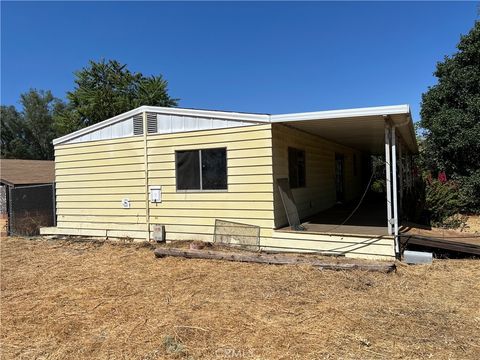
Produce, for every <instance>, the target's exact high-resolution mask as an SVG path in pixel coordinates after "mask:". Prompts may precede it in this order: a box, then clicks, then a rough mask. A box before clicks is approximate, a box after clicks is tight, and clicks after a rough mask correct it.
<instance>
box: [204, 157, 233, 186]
mask: <svg viewBox="0 0 480 360" xmlns="http://www.w3.org/2000/svg"><path fill="white" fill-rule="evenodd" d="M201 155H202V189H203V190H217V189H226V188H227V152H226V150H225V149H208V150H201Z"/></svg>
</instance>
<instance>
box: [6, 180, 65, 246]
mask: <svg viewBox="0 0 480 360" xmlns="http://www.w3.org/2000/svg"><path fill="white" fill-rule="evenodd" d="M55 225H56V216H55V185H54V184H47V185H31V186H19V187H10V189H9V233H10V235H22V236H33V235H38V234H39V231H40V228H41V227H46V226H55Z"/></svg>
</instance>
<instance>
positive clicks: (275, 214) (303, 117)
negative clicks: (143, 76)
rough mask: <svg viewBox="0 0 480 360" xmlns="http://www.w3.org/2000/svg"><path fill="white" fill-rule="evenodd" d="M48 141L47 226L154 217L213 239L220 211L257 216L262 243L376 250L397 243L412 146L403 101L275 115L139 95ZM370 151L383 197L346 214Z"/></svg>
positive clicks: (85, 231) (119, 231)
mask: <svg viewBox="0 0 480 360" xmlns="http://www.w3.org/2000/svg"><path fill="white" fill-rule="evenodd" d="M54 146H55V184H56V215H57V223H56V224H57V225H56V227H53V228H43V229H42V233H43V234H61V235H75V236H87V237H102V238H129V239H135V240H147V241H153V240H154V239H157V238H158V236H159V235H158V231H159V230H158V229H162V233H161V237H162V238H165V239H166V240H167V241H168V240H204V241H212V239H213V236H214V234H215V224H216V221H218V220H223V221H227V222H232V223H238V224H245V225H251V226H254V227H257V228H258V229H259V246H260V247H261V248H262V249H268V250H275V251H308V252H312V251H314V252H320V253H324V254H333V255H342V256H348V257H359V258H377V259H393V258H395V256H396V253H398V244H397V242H396V235H397V234H398V228H399V226H400V224H399V217H400V216H399V212H400V210H401V206H400V204H401V199H402V197H403V196H404V194H405V192H406V191H408V188H409V187H410V186H411V182H412V181H411V167H410V165H411V161H409V159H410V155H411V154H414V153H416V152H417V144H416V140H415V134H414V130H413V123H412V118H411V114H410V108H409V106H407V105H399V106H384V107H373V108H361V109H347V110H334V111H320V112H308V113H295V114H282V115H269V114H252V113H239V112H225V111H209V110H196V109H181V108H163V107H150V106H142V107H139V108H137V109H134V110H131V111H129V112H126V113H124V114H120V115H118V116H115V117H113V118H111V119H107V120H105V121H103V122H100V123H98V124H95V125H92V126H90V127H87V128H84V129H81V130H79V131H76V132H74V133H71V134H69V135H66V136H63V137H61V138H58V139H56V140H54ZM371 154H377V155H381V156H382V157H383V159H384V161H385V170H384V171H385V172H384V180H385V182H384V183H385V189H386V197H385V198H383V199H382V201H379V202H378V204H376V205H375V206H374V207H373V208H370V209H353V210H357V211H356V212H355V211H354V213H355V215H354V216H355V217H357V218H359V219H360V220H358V221H357V222H356V223H353V224H352V223H351V221H350V222H345V221H344V220H345V219H343V215H349V214H350V211H347V212H344V213H342V210H339V209H340V208H341V206H342V205H340V204H351V203H353V204H355V203H356V202H357V200H358V199H362V197H363V195H364V190H365V189H366V187H365V186H366V185H368V180H369V179H368V178H369V168H368V166H365V159H366V158H368V156H369V155H371ZM282 179H288V181H287V182H286V183H287V186H286V187H287V188H286V189H285V188H283V189H282V187H281V186H279V185H280V183H281V180H282ZM370 180H371V178H370ZM286 197H287V199H286ZM288 198H290V199H288ZM286 200H287V202H286ZM288 200H291V201H292V202H293V203H294V210H296V211H295V212H296V213H297V214H298V218H299V219H300V226H293V227H292V226H290V225H291V222H292V221H291V220H292V219H291V216H289V206H290V209H291V208H292V207H291V205H292V204H288ZM286 205H287V206H286ZM362 206H363V205H362ZM360 210H361V211H360ZM359 211H360V212H359ZM335 214H337V217H335V216H336V215H335ZM290 215H291V214H290ZM350 216H351V214H350ZM373 218H375V220H376V221H377V222H376V223H375V222H372V219H373ZM362 219H363V220H362Z"/></svg>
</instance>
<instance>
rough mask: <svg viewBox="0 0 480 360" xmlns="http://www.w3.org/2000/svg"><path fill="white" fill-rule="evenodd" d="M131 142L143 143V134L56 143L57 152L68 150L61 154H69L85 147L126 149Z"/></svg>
mask: <svg viewBox="0 0 480 360" xmlns="http://www.w3.org/2000/svg"><path fill="white" fill-rule="evenodd" d="M130 144H143V136H129V137H124V138H117V139H106V140H95V141H87V142H79V143H71V144H59V145H55V153H57V152H61V151H67V153H66V154H61V155H69V154H71V152H69V151H75V150H74V149H81V151H83V150H85V149H93V148H95V149H96V148H97V147H108V146H110V145H111V146H112V147H113V149H120V150H121V149H125V147H128V146H131V145H130ZM108 150H111V149H108ZM108 150H107V151H108Z"/></svg>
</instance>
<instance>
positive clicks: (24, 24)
mask: <svg viewBox="0 0 480 360" xmlns="http://www.w3.org/2000/svg"><path fill="white" fill-rule="evenodd" d="M478 11H479V10H478V3H476V2H455V3H453V2H423V3H415V2H402V3H400V2H365V3H364V2H356V3H345V2H340V3H325V2H317V3H311V2H309V3H288V2H277V3H271V2H270V3H253V2H249V3H231V2H230V3H218V2H214V3H162V2H142V3H138V2H137V3H127V2H116V3H113V2H77V3H67V2H44V3H38V2H37V3H35V2H33V3H31V2H2V4H1V102H2V104H7V105H9V104H12V105H16V106H17V107H18V105H19V104H18V98H19V94H20V93H22V92H25V91H27V90H28V89H29V88H37V89H50V90H52V91H53V93H54V95H55V96H57V97H60V98H64V96H65V92H66V91H68V90H71V89H72V88H73V86H74V83H73V79H74V77H73V72H74V71H75V70H78V69H81V68H82V67H84V66H85V65H86V64H87V62H88V60H89V59H95V60H99V59H101V58H106V59H117V60H119V61H120V62H123V63H126V64H128V67H129V69H130V70H132V71H139V72H142V73H144V74H146V75H150V74H158V73H161V74H163V75H164V76H165V78H166V79H167V80H168V81H169V89H170V93H171V95H172V96H174V97H177V98H180V99H181V100H180V106H181V107H193V108H203V109H221V110H235V111H245V112H260V113H273V114H275V113H285V112H303V111H318V110H329V109H338V108H348V107H363V106H379V105H393V104H403V103H408V104H410V105H411V106H412V109H413V114H414V119H415V120H418V118H419V116H418V111H419V103H420V100H421V94H422V92H424V91H425V90H426V89H427V87H428V86H430V85H432V84H434V83H435V78H434V77H433V75H432V73H433V71H434V69H435V64H436V62H437V61H440V60H442V59H443V57H444V55H447V54H451V53H453V52H454V51H455V47H456V44H457V43H458V40H459V37H460V34H465V33H467V32H468V31H469V29H470V28H471V27H472V26H473V23H474V21H475V19H476V18H478Z"/></svg>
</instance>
